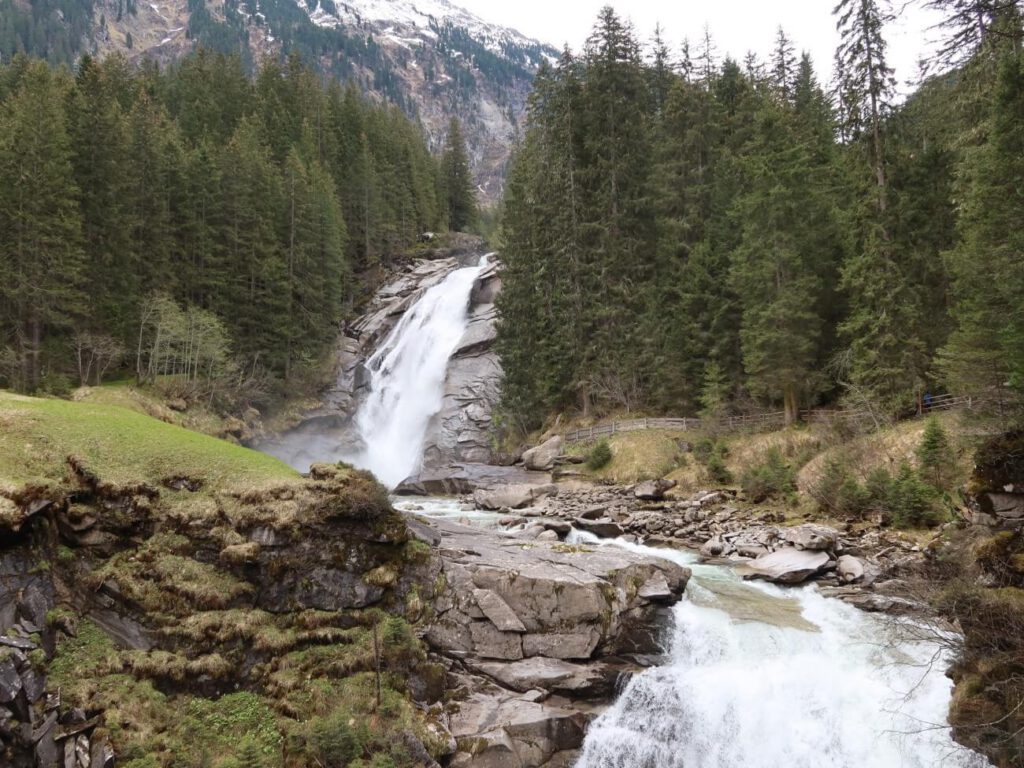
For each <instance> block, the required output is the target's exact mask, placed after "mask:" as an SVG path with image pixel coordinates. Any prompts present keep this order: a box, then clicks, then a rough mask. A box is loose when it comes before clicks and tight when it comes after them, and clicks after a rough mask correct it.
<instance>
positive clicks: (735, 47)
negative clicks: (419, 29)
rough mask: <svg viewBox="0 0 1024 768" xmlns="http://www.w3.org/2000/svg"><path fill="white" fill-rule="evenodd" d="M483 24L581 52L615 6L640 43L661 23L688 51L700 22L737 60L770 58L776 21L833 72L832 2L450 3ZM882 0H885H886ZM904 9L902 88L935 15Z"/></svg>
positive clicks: (916, 3)
mask: <svg viewBox="0 0 1024 768" xmlns="http://www.w3.org/2000/svg"><path fill="white" fill-rule="evenodd" d="M452 2H454V3H455V4H456V5H461V6H463V7H465V8H467V9H469V10H470V11H472V12H474V13H475V14H477V15H478V16H480V17H481V18H483V19H485V20H486V21H491V22H496V23H500V24H503V25H505V26H508V27H512V28H513V29H517V30H519V31H520V32H522V33H523V34H525V35H528V36H529V37H533V38H536V39H538V40H540V41H542V42H545V43H550V44H552V45H554V46H555V47H557V48H561V47H562V44H563V43H568V44H569V46H570V47H571V48H572V49H573V50H575V51H579V50H580V48H581V47H582V45H583V41H584V40H585V39H586V38H587V35H588V34H589V33H590V30H591V28H592V27H593V25H594V21H595V19H596V18H597V14H598V11H600V9H601V8H602V7H603V6H604V5H608V4H610V5H612V6H613V7H614V8H615V9H616V10H617V11H618V12H619V14H620V15H622V16H624V17H627V18H629V19H631V20H632V21H633V24H634V26H635V27H636V30H637V33H638V34H639V36H640V39H641V40H644V41H646V40H648V39H649V38H650V37H651V35H652V33H653V32H654V27H655V24H657V23H658V22H661V25H662V28H663V29H664V30H665V36H666V38H667V40H668V41H669V42H670V43H671V44H672V46H673V47H674V48H675V47H676V46H677V44H678V43H681V42H682V40H683V38H684V37H685V38H689V39H690V42H691V49H692V48H693V47H694V44H695V43H696V42H697V41H698V40H700V39H701V38H702V37H703V30H704V25H705V24H707V25H709V26H710V28H711V34H712V36H713V38H714V40H715V43H716V45H717V46H718V49H719V53H720V55H724V54H726V53H728V54H731V55H732V56H733V57H734V58H736V59H738V60H741V61H742V59H743V56H744V55H745V54H746V52H747V51H750V50H753V51H754V52H756V53H757V54H759V55H760V56H761V58H767V55H768V53H769V52H770V50H771V47H772V41H773V40H774V38H775V31H776V29H777V28H778V26H779V25H780V24H781V25H782V27H783V29H785V30H786V34H787V35H788V36H789V37H790V38H791V39H793V40H794V42H795V43H796V46H797V50H798V51H801V50H807V51H809V52H810V54H811V56H812V58H813V59H814V65H815V69H816V71H817V72H818V75H819V77H820V78H821V79H822V80H827V79H829V77H830V76H831V69H832V54H833V52H834V51H835V46H836V31H835V21H834V19H833V18H832V7H833V5H834V4H835V3H834V0H784V1H779V0H776V1H775V2H773V1H772V0H630V1H629V2H624V1H620V2H615V1H614V0H612V1H611V2H609V0H501V1H500V2H495V0H452ZM883 2H884V0H883ZM905 3H906V4H907V7H906V8H905V9H904V10H903V11H902V13H901V14H900V16H899V18H898V20H897V21H896V22H894V23H893V24H892V25H890V27H889V28H888V31H887V39H888V41H889V59H890V65H891V66H892V67H894V68H895V70H896V78H897V81H898V83H899V85H900V90H901V91H906V90H907V89H906V87H905V86H904V83H905V82H906V81H908V80H912V79H914V78H916V76H917V61H918V59H919V58H920V57H921V55H922V54H924V53H925V52H926V51H927V50H928V47H929V46H928V43H929V41H930V40H932V39H933V38H934V37H935V33H934V32H931V31H929V29H928V28H929V27H930V26H932V25H933V24H934V23H935V21H936V17H935V16H934V14H929V13H928V12H926V11H924V10H922V9H921V7H920V6H921V5H922V4H923V3H922V2H921V0H896V6H897V7H902V6H903V5H904V4H905Z"/></svg>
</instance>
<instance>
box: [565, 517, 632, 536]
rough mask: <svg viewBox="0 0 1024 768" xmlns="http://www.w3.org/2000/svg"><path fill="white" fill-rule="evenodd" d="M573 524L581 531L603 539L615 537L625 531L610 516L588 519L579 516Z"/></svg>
mask: <svg viewBox="0 0 1024 768" xmlns="http://www.w3.org/2000/svg"><path fill="white" fill-rule="evenodd" d="M575 525H576V527H577V528H579V529H580V530H581V531H586V532H587V533H592V534H594V535H595V536H600V537H601V538H603V539H615V538H618V537H619V536H621V535H622V534H623V533H625V531H623V530H622V526H620V525H619V524H618V523H616V522H615V521H614V520H612V519H611V518H610V517H601V518H598V519H597V520H588V519H587V518H585V517H580V518H578V519H577V520H576V523H575Z"/></svg>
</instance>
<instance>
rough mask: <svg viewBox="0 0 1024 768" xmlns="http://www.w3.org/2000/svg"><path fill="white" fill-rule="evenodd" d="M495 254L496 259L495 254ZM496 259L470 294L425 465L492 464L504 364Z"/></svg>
mask: <svg viewBox="0 0 1024 768" xmlns="http://www.w3.org/2000/svg"><path fill="white" fill-rule="evenodd" d="M492 258H494V257H492ZM499 269H500V265H499V263H498V262H497V261H496V260H495V261H493V262H492V263H491V265H490V266H489V267H488V268H487V269H486V270H484V271H483V272H482V273H481V274H480V277H479V278H477V281H476V283H475V284H474V286H473V291H472V293H471V294H470V298H469V325H468V326H467V327H466V332H465V333H464V334H463V336H462V340H461V341H460V342H459V345H458V347H457V348H456V350H455V353H454V354H453V355H452V357H451V360H449V362H448V373H447V377H446V378H445V385H444V399H443V400H442V404H441V410H440V411H438V413H437V414H436V415H435V416H434V418H433V419H432V420H431V423H430V427H429V428H428V430H427V436H426V440H425V441H424V445H423V466H424V468H425V469H428V470H429V469H433V468H437V467H445V466H448V465H451V464H487V463H489V462H490V461H491V459H492V458H493V453H494V442H495V441H494V429H493V423H492V418H491V414H492V411H493V409H494V407H495V406H496V405H497V403H498V398H499V397H500V395H501V392H500V389H499V387H500V383H501V376H502V372H501V363H500V362H499V361H498V355H497V353H496V352H495V351H494V341H495V339H496V338H497V335H498V331H497V327H496V320H497V310H496V309H495V306H494V302H495V300H496V298H497V296H498V293H500V291H501V276H500V272H499Z"/></svg>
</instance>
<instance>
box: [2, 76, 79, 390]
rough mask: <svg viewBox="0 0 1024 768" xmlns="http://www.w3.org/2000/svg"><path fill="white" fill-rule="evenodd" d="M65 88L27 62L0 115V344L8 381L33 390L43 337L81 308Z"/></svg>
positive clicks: (62, 79) (63, 81)
mask: <svg viewBox="0 0 1024 768" xmlns="http://www.w3.org/2000/svg"><path fill="white" fill-rule="evenodd" d="M70 88H71V83H70V82H69V81H68V78H67V76H66V75H65V74H64V73H62V72H57V71H53V70H51V69H50V68H49V67H48V66H47V65H46V64H44V63H42V62H39V61H33V62H29V63H27V64H26V65H25V66H24V69H23V71H22V73H21V76H20V82H19V84H18V85H17V87H16V88H15V90H14V91H13V93H12V94H11V95H10V96H9V97H8V98H7V99H6V101H5V102H4V104H3V108H2V109H0V232H3V233H4V235H3V237H2V238H0V273H2V274H3V275H4V279H3V280H0V308H2V319H3V326H2V327H3V339H2V342H0V343H2V344H4V345H7V346H10V347H11V348H12V349H13V350H14V355H15V358H16V360H17V361H18V364H19V365H18V370H15V371H10V372H8V378H9V379H11V380H13V382H12V383H14V384H15V385H16V386H18V387H19V388H21V389H24V390H27V391H30V392H31V391H34V390H36V389H38V388H39V387H40V385H41V384H42V383H43V373H44V370H45V368H46V366H47V365H48V364H49V363H50V362H51V361H50V360H47V359H45V358H44V347H45V345H46V342H47V340H48V336H49V335H50V334H51V333H52V332H55V331H60V330H67V329H68V328H69V327H70V326H71V325H72V323H73V320H74V319H75V317H76V316H77V315H79V314H80V313H81V311H82V309H83V307H82V295H81V293H80V290H79V289H80V281H81V278H82V271H83V253H82V247H81V243H82V237H81V231H82V230H81V227H82V225H81V215H80V213H79V210H78V189H77V188H76V186H75V180H74V173H73V169H72V164H71V161H72V157H73V154H72V144H71V140H70V137H69V135H68V130H67V116H66V114H65V106H64V105H65V103H66V99H67V95H68V92H69V90H70Z"/></svg>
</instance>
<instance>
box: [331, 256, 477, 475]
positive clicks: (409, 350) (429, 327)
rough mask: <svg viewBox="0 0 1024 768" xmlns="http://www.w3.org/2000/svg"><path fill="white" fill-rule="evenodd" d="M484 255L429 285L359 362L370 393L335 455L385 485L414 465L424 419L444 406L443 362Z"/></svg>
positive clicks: (457, 335)
mask: <svg viewBox="0 0 1024 768" xmlns="http://www.w3.org/2000/svg"><path fill="white" fill-rule="evenodd" d="M487 259H488V257H487V256H484V257H483V258H481V259H480V262H479V264H477V265H476V266H473V267H465V268H462V269H457V270H455V271H454V272H452V273H451V274H450V275H448V276H447V277H446V278H445V279H444V280H443V281H442V282H441V283H439V284H438V285H435V286H433V287H432V288H429V289H428V290H427V291H426V292H425V293H424V294H423V296H422V297H420V299H419V301H417V302H416V303H415V304H414V305H413V306H412V307H411V308H410V309H409V310H408V311H407V312H406V313H405V314H404V315H403V316H402V319H401V320H400V321H399V323H398V325H396V326H395V327H394V329H393V330H392V331H391V333H390V334H389V335H388V336H387V338H386V339H385V340H384V342H383V343H382V344H381V345H380V346H379V347H378V348H377V350H376V351H375V352H374V353H373V355H372V356H371V357H370V359H369V360H368V361H367V363H366V368H367V370H368V372H369V374H370V391H369V394H368V395H367V396H366V398H365V399H364V400H363V402H362V404H361V405H360V406H359V408H358V410H357V411H356V415H355V419H354V426H355V429H356V431H357V432H358V437H359V443H360V448H359V449H358V450H357V451H355V452H354V453H351V454H349V455H345V456H342V457H341V458H343V459H344V460H346V461H348V462H350V463H352V464H354V465H355V466H357V467H361V468H363V469H368V470H370V471H371V472H373V473H374V474H375V475H376V476H377V478H378V479H379V480H380V481H381V482H382V483H383V484H384V485H386V486H388V487H389V488H394V487H395V486H396V485H398V484H399V483H400V482H402V480H404V479H405V478H407V477H409V476H410V475H411V474H413V473H415V472H416V471H417V470H418V469H419V466H420V460H421V459H422V455H423V441H424V439H425V437H426V434H427V428H428V426H429V425H430V419H431V417H432V416H434V414H436V413H437V412H438V411H439V410H440V409H441V406H442V403H443V399H444V383H445V374H446V371H447V368H448V360H449V358H450V357H451V356H452V354H453V353H454V352H455V351H456V348H457V347H458V344H459V341H460V340H461V339H462V336H463V334H464V333H465V332H466V326H467V324H468V322H469V298H470V293H471V292H472V290H473V284H474V283H475V282H476V280H477V278H478V277H479V276H480V274H481V272H483V270H484V269H485V268H486V267H487Z"/></svg>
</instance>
